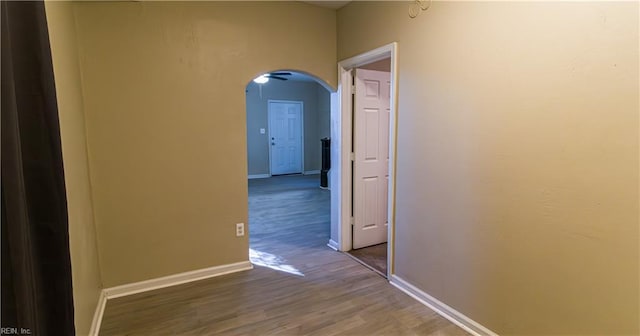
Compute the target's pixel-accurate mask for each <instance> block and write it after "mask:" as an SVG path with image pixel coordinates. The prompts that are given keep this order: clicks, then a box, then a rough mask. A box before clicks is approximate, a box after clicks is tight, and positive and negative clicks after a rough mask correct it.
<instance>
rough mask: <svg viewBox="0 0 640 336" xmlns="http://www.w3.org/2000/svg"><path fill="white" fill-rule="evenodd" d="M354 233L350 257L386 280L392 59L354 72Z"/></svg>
mask: <svg viewBox="0 0 640 336" xmlns="http://www.w3.org/2000/svg"><path fill="white" fill-rule="evenodd" d="M352 74H353V87H354V88H355V90H353V91H354V92H352V96H353V100H352V101H353V105H352V115H353V119H352V122H353V134H352V139H353V141H352V147H353V153H354V156H353V177H352V183H353V193H352V198H353V210H352V212H353V218H354V220H353V226H352V228H353V230H352V236H351V242H352V250H350V251H349V252H348V253H349V254H350V255H351V256H352V257H354V258H355V259H356V260H358V261H359V262H361V263H363V264H364V265H366V266H368V267H370V268H371V269H373V270H374V271H376V272H377V273H379V274H381V275H382V276H384V277H386V276H387V249H388V244H387V240H388V224H389V221H388V213H387V211H388V205H389V201H388V189H389V188H388V186H389V120H390V111H391V106H390V97H391V58H390V57H389V58H384V59H381V60H379V61H375V62H372V63H369V64H365V65H361V66H358V67H357V68H355V69H353V70H352Z"/></svg>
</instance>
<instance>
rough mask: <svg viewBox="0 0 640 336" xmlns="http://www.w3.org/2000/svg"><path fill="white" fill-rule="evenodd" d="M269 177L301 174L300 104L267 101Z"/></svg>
mask: <svg viewBox="0 0 640 336" xmlns="http://www.w3.org/2000/svg"><path fill="white" fill-rule="evenodd" d="M268 114H269V146H270V148H271V175H282V174H295V173H302V169H303V168H302V150H303V149H302V147H303V145H302V144H303V142H302V102H284V101H269V107H268Z"/></svg>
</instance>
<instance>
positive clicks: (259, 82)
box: [253, 75, 269, 84]
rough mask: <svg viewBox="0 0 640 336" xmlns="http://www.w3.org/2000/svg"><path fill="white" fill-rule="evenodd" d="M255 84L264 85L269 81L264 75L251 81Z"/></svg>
mask: <svg viewBox="0 0 640 336" xmlns="http://www.w3.org/2000/svg"><path fill="white" fill-rule="evenodd" d="M253 81H254V82H255V83H257V84H264V83H266V82H268V81H269V77H267V76H265V75H260V76H258V77H256V78H255V79H254V80H253Z"/></svg>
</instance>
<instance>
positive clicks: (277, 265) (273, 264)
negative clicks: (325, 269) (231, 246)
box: [249, 248, 304, 276]
mask: <svg viewBox="0 0 640 336" xmlns="http://www.w3.org/2000/svg"><path fill="white" fill-rule="evenodd" d="M249 260H251V263H252V264H254V265H258V266H264V267H269V268H271V269H274V270H276V271H281V272H286V273H289V274H294V275H298V276H304V274H302V272H300V271H299V270H298V269H297V268H295V267H293V266H291V265H287V264H285V263H284V260H283V259H282V258H281V257H279V256H277V255H275V254H271V253H267V252H262V251H257V250H254V249H251V248H250V249H249Z"/></svg>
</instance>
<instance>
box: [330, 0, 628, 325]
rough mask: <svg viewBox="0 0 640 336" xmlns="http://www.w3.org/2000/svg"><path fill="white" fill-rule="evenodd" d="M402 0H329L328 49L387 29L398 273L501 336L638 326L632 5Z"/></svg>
mask: <svg viewBox="0 0 640 336" xmlns="http://www.w3.org/2000/svg"><path fill="white" fill-rule="evenodd" d="M408 7H409V5H408V4H407V3H395V4H392V3H363V2H352V3H351V4H350V5H347V6H346V7H345V8H343V9H341V10H339V11H338V58H339V59H345V58H348V57H351V56H354V55H356V54H359V53H362V52H365V51H368V50H371V49H373V48H376V47H379V46H381V45H384V44H387V43H390V42H393V41H397V42H398V48H399V50H398V52H399V56H398V62H399V97H398V104H399V105H398V144H397V146H398V147H397V194H396V201H397V202H396V204H397V216H396V225H397V228H396V241H395V243H396V245H395V246H396V251H395V252H396V273H397V275H399V276H400V277H402V278H404V279H405V280H407V281H409V282H411V283H413V284H415V285H416V286H418V287H419V288H421V289H422V290H424V291H425V292H427V293H429V294H431V295H432V296H434V297H436V298H438V299H439V300H441V301H443V302H444V303H446V304H447V305H449V306H451V307H453V308H455V309H457V310H458V311H460V312H462V313H464V314H465V315H467V316H469V317H471V318H473V319H474V320H476V321H478V322H480V323H481V324H483V325H484V326H486V327H488V328H490V329H492V330H494V331H496V332H498V333H499V334H502V335H552V334H554V335H568V334H573V335H623V334H634V335H637V334H638V333H639V330H638V322H639V321H638V316H639V313H640V312H639V311H638V297H639V293H638V286H639V279H638V271H639V270H638V236H639V235H638V225H639V221H638V210H639V209H638V204H639V199H638V171H639V167H638V150H639V148H638V122H639V120H638V114H639V113H638V112H639V106H638V89H639V87H638V71H639V68H638V59H639V55H638V40H639V36H638V3H637V2H635V3H634V2H627V3H613V2H541V3H533V2H532V3H526V2H434V3H433V5H432V7H431V9H430V10H429V11H427V12H422V13H421V14H420V15H419V16H418V18H416V19H410V18H409V17H408V14H407V11H408ZM381 23H383V24H381Z"/></svg>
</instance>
